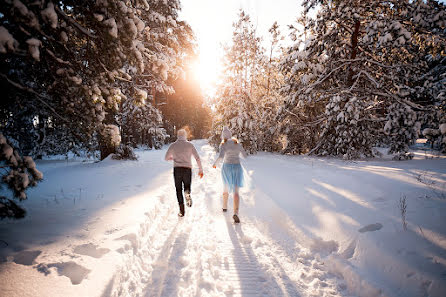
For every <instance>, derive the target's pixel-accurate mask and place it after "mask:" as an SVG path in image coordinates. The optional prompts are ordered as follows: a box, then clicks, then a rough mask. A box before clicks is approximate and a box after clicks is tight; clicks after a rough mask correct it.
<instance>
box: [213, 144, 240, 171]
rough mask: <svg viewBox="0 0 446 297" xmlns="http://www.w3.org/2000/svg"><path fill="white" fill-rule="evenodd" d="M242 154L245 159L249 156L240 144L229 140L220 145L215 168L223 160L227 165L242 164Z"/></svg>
mask: <svg viewBox="0 0 446 297" xmlns="http://www.w3.org/2000/svg"><path fill="white" fill-rule="evenodd" d="M240 154H241V155H242V156H243V157H244V158H246V157H247V156H248V155H247V154H246V152H245V150H244V149H243V146H242V145H241V144H240V143H235V142H234V141H233V140H228V141H226V142H225V143H223V144H221V145H220V154H219V155H218V158H217V160H215V163H214V166H216V165H217V163H218V162H219V161H220V160H222V159H223V162H224V163H226V164H240Z"/></svg>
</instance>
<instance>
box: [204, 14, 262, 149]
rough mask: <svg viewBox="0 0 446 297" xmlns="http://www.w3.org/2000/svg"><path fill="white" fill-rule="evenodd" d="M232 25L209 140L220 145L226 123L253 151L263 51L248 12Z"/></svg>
mask: <svg viewBox="0 0 446 297" xmlns="http://www.w3.org/2000/svg"><path fill="white" fill-rule="evenodd" d="M238 17H239V18H238V20H237V22H235V23H234V24H233V28H234V31H233V36H232V45H231V46H229V47H226V48H225V51H226V53H225V59H224V63H225V69H224V73H225V75H224V77H223V82H222V84H221V85H220V86H218V89H217V95H216V98H214V102H213V103H214V104H215V106H216V112H215V113H216V115H215V118H214V120H213V126H212V132H211V138H210V142H211V144H213V145H214V146H218V144H219V142H220V141H219V140H220V133H221V130H222V127H223V126H228V127H229V128H230V129H231V131H232V133H233V135H234V136H235V137H237V138H239V139H240V141H241V142H242V144H243V146H244V148H245V149H246V150H247V151H248V152H250V153H253V152H256V151H257V150H258V134H257V129H256V128H257V127H258V124H257V121H258V116H259V113H258V106H257V102H255V96H254V93H255V92H256V87H257V86H256V84H255V79H256V77H257V75H258V74H259V73H260V69H261V68H260V66H261V61H262V59H263V51H262V49H261V45H260V38H258V37H256V32H255V29H254V28H253V26H252V24H251V20H250V17H249V15H247V14H245V12H244V11H242V10H241V11H240V12H239V16H238Z"/></svg>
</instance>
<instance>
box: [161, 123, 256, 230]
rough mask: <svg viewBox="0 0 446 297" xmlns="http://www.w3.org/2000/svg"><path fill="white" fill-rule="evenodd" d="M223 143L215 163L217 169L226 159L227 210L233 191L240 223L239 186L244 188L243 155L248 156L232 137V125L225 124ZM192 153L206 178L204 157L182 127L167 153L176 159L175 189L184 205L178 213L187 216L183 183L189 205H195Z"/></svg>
mask: <svg viewBox="0 0 446 297" xmlns="http://www.w3.org/2000/svg"><path fill="white" fill-rule="evenodd" d="M221 138H222V142H221V144H220V152H219V155H218V157H217V160H216V161H215V162H214V165H213V166H212V167H213V168H216V167H217V164H218V163H219V162H220V161H221V160H223V166H222V169H221V176H222V179H223V206H222V209H223V212H226V211H227V210H228V198H229V192H230V191H231V192H233V193H234V215H233V219H234V222H235V223H240V219H239V217H238V210H239V204H240V195H239V188H240V187H243V168H242V166H241V165H240V155H242V156H243V157H245V158H246V156H247V154H246V152H245V150H244V149H243V146H242V145H241V144H240V143H239V142H238V141H237V139H235V138H233V137H232V133H231V131H230V130H229V128H228V127H224V128H223V131H222V133H221ZM192 156H193V157H194V158H195V160H196V161H197V164H198V167H199V172H198V175H199V176H200V178H202V177H203V167H202V166H201V160H200V156H199V155H198V152H197V150H196V149H195V146H194V145H193V144H192V143H190V142H189V141H187V132H186V130H184V129H180V130H178V132H177V141H175V142H174V143H172V144H171V145H170V146H169V149H168V150H167V152H166V156H165V159H166V161H170V160H173V176H174V180H175V188H176V193H177V199H178V204H179V206H180V212H179V213H178V216H180V217H183V216H184V214H185V211H184V199H183V186H184V195H185V197H186V204H187V206H188V207H191V206H192V198H191V194H190V190H191V182H192V161H191V159H192Z"/></svg>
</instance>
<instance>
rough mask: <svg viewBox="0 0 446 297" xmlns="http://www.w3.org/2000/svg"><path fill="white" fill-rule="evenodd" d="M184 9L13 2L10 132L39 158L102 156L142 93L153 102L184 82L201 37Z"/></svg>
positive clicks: (6, 24)
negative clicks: (113, 129)
mask: <svg viewBox="0 0 446 297" xmlns="http://www.w3.org/2000/svg"><path fill="white" fill-rule="evenodd" d="M179 8H180V6H179V2H178V1H146V0H138V1H132V2H129V1H117V0H97V1H93V0H90V1H82V2H78V1H68V0H65V1H63V0H61V1H41V2H34V1H23V2H22V1H20V0H14V1H8V2H6V3H5V5H2V6H1V8H0V9H1V11H0V12H1V17H0V54H1V55H2V58H3V59H2V61H1V69H2V71H1V74H0V75H1V76H2V78H3V79H2V82H1V86H2V88H3V89H5V90H6V96H5V97H6V99H5V100H4V101H2V103H1V104H0V107H1V113H0V114H1V116H2V118H1V119H0V122H1V129H2V131H3V132H4V133H5V135H7V136H8V137H10V138H12V139H15V140H16V141H17V142H18V143H19V148H20V149H21V150H22V151H24V152H25V153H26V154H31V155H34V156H39V155H42V154H45V153H52V152H63V151H65V152H66V151H68V150H72V149H73V145H74V147H78V146H83V147H87V148H90V149H96V148H97V143H98V141H99V142H102V138H101V135H104V133H103V132H104V131H102V130H104V129H107V125H117V124H118V117H119V113H120V112H122V110H121V106H122V104H123V102H124V101H125V100H130V101H134V98H135V97H138V96H139V94H140V91H139V90H144V91H146V92H147V93H148V94H150V95H149V97H150V98H153V96H152V95H153V93H154V92H156V91H158V92H173V91H174V90H173V88H172V87H171V86H169V85H168V83H167V80H168V78H169V77H172V78H175V77H178V76H181V75H182V60H183V59H184V56H185V52H186V51H187V50H188V49H187V47H188V46H189V45H188V44H190V42H191V41H190V40H191V36H192V33H191V30H190V27H189V26H188V25H187V24H186V23H184V22H181V21H178V19H177V18H178V10H179ZM157 125H158V123H154V125H153V127H156V126H157ZM99 147H107V146H106V145H100V146H99ZM107 153H108V152H107ZM105 156H106V152H104V151H103V152H102V156H101V158H104V157H105Z"/></svg>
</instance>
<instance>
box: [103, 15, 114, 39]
mask: <svg viewBox="0 0 446 297" xmlns="http://www.w3.org/2000/svg"><path fill="white" fill-rule="evenodd" d="M102 23H103V24H104V25H105V26H108V27H109V29H108V34H110V36H112V37H113V38H118V26H117V25H116V21H115V19H114V18H110V19H107V20H105V21H103V22H102Z"/></svg>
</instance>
